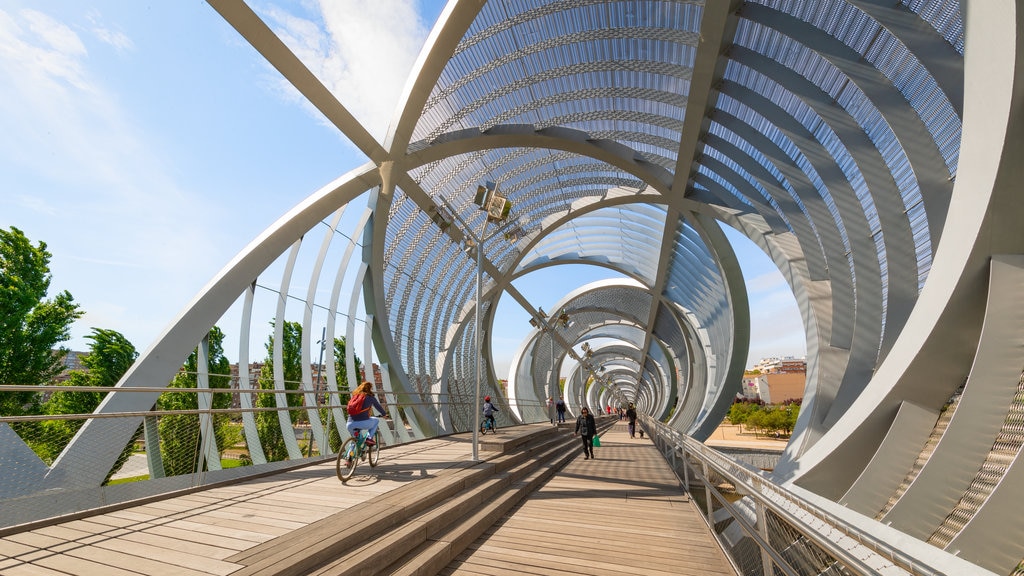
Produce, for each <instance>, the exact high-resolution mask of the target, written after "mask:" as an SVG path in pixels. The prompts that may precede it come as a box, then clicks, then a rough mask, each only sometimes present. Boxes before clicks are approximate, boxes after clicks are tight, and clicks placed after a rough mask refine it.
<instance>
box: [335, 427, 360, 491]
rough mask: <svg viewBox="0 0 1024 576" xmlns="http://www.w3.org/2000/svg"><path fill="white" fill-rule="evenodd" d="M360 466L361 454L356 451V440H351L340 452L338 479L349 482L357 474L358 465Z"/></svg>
mask: <svg viewBox="0 0 1024 576" xmlns="http://www.w3.org/2000/svg"><path fill="white" fill-rule="evenodd" d="M357 464H359V454H358V450H357V449H356V439H355V438H349V439H348V440H345V443H344V444H342V445H341V450H338V463H337V464H336V465H335V467H336V468H337V470H338V479H339V480H341V481H342V482H345V481H347V480H348V479H349V478H351V477H352V475H353V474H355V473H356V465H357Z"/></svg>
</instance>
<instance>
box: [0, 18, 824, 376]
mask: <svg viewBox="0 0 1024 576" xmlns="http://www.w3.org/2000/svg"><path fill="white" fill-rule="evenodd" d="M249 4H250V6H252V7H253V9H254V10H256V12H257V13H258V14H259V15H260V16H261V17H262V18H264V20H265V21H267V22H268V24H270V25H271V27H272V28H273V29H274V30H275V31H277V32H278V33H279V34H280V35H281V36H282V37H283V38H285V40H286V42H287V43H288V45H289V46H290V47H292V49H293V50H295V51H296V53H297V54H298V55H299V56H300V58H302V60H303V61H304V62H305V63H306V65H307V66H308V67H309V68H310V69H311V70H313V71H314V73H316V74H317V75H318V76H319V77H320V78H321V80H322V81H323V82H324V83H325V84H326V85H327V86H329V87H332V88H333V89H334V90H335V92H336V94H338V96H339V99H340V100H341V101H342V103H343V104H345V105H346V106H347V107H348V108H349V109H350V111H352V113H353V114H354V115H355V116H356V117H357V118H358V119H359V120H360V121H361V122H363V123H364V125H365V126H367V128H368V129H369V130H370V132H371V133H372V134H374V135H376V136H378V137H379V138H382V137H383V135H384V133H385V131H386V128H387V123H388V121H389V120H390V118H391V117H392V115H393V113H394V110H395V106H396V104H397V100H398V94H399V91H400V89H401V88H402V85H403V84H404V82H405V79H406V77H407V75H408V71H409V69H410V68H411V66H412V63H413V61H414V59H415V57H416V55H417V53H418V52H419V50H420V48H421V47H422V45H423V42H424V39H425V38H426V35H427V33H428V32H429V29H430V27H431V26H432V25H433V23H434V21H435V20H436V18H437V16H438V14H439V13H440V12H441V9H442V8H443V2H440V1H436V0H431V1H421V2H416V1H410V0H404V1H399V0H387V1H385V0H378V1H375V2H363V1H356V0H332V1H330V2H327V1H325V2H322V3H320V2H316V1H315V0H308V1H304V2H284V1H281V2H260V1H252V2H250V3H249ZM0 102H3V106H0V227H3V228H7V227H10V226H16V227H18V228H20V229H21V230H23V231H24V232H25V234H26V235H27V236H28V237H29V238H30V239H31V240H33V241H34V242H36V241H43V242H45V243H46V244H47V246H48V249H49V250H50V252H51V253H52V254H53V259H52V261H51V270H52V273H53V281H52V283H51V295H52V294H53V293H56V292H57V291H59V290H68V291H69V292H71V294H72V295H73V296H74V297H75V300H76V301H78V302H79V303H80V305H81V306H82V308H83V309H84V310H85V312H86V314H85V316H84V317H83V318H82V319H81V320H80V321H79V322H78V323H76V325H75V326H74V328H73V331H72V340H71V341H70V342H69V343H68V345H69V346H70V347H71V348H73V349H78V350H82V349H86V347H87V345H88V343H87V341H86V340H85V339H84V338H83V337H84V336H85V335H86V334H88V333H89V332H90V328H91V327H101V328H109V329H114V330H118V331H119V332H121V333H123V334H124V335H125V336H127V337H128V338H129V339H130V340H131V341H132V342H134V343H135V345H136V346H137V347H138V348H139V349H140V350H144V349H146V348H148V346H149V345H150V344H151V343H152V341H153V340H154V339H155V338H156V337H157V336H158V335H159V334H160V333H161V332H162V331H163V329H164V328H165V327H166V326H167V325H168V323H169V322H171V321H172V320H173V319H174V317H175V316H176V315H177V314H178V313H179V312H180V311H181V309H182V308H183V307H184V306H185V305H186V304H187V303H188V302H189V301H190V300H191V299H192V297H193V296H194V295H195V294H196V293H197V292H198V291H199V290H200V289H201V288H202V287H203V286H204V285H205V284H206V283H207V282H208V281H209V280H210V278H212V277H213V276H214V275H215V274H216V273H217V272H218V271H219V270H220V269H221V268H222V267H223V266H224V265H225V264H226V263H227V262H229V261H230V260H231V259H232V258H233V257H234V256H235V255H236V254H237V253H238V252H239V251H240V250H241V249H242V248H244V247H245V246H246V245H247V244H248V243H249V242H250V241H251V240H252V239H253V238H255V237H256V236H257V235H258V234H259V233H260V232H262V231H263V230H264V229H265V228H267V227H268V226H269V225H270V224H272V223H273V222H274V221H276V220H277V219H278V217H279V216H280V215H281V214H283V213H284V212H286V211H287V210H288V209H290V208H291V207H293V206H294V205H295V204H297V203H299V202H300V201H301V200H302V199H303V198H305V197H306V196H308V195H310V194H311V193H313V192H314V191H315V190H317V189H318V188H320V187H321V186H323V185H324V184H326V183H327V182H329V181H331V180H333V179H335V178H337V177H338V176H340V175H341V174H344V173H345V172H347V171H348V170H350V169H352V168H354V167H356V166H359V165H362V164H363V163H364V162H365V161H366V159H365V157H363V156H362V155H361V154H360V153H359V152H357V151H356V150H355V149H354V148H353V147H352V146H351V145H350V144H349V143H348V142H347V141H346V140H345V139H344V138H343V137H342V136H341V135H340V134H339V133H338V132H337V130H336V129H335V128H333V127H332V126H329V125H327V124H326V122H325V121H324V120H323V118H322V117H321V116H320V115H319V113H317V112H316V111H315V110H313V109H312V108H311V107H310V106H309V105H308V104H306V103H305V102H304V101H303V100H302V99H301V98H300V97H299V95H298V94H297V93H296V92H295V90H294V89H292V88H291V87H290V86H288V85H287V84H285V83H284V81H283V80H282V79H281V78H280V76H279V75H278V74H277V73H276V72H275V71H274V70H273V69H272V68H271V67H270V66H269V65H267V64H266V63H265V62H264V61H263V60H262V58H261V57H260V56H259V55H258V54H256V52H255V51H254V50H253V49H252V48H251V47H250V46H249V45H248V44H247V43H245V42H244V40H242V39H241V38H240V36H239V35H238V34H237V33H236V32H235V31H234V29H232V28H231V27H230V26H229V25H228V24H227V23H226V22H224V20H223V19H222V18H221V17H220V16H219V15H218V14H217V13H216V12H215V11H214V10H213V8H211V7H210V6H209V5H208V4H206V3H205V2H198V1H197V2H145V3H142V2H123V1H114V0H105V1H104V0H100V1H90V0H85V1H81V0H64V1H47V2H28V1H19V0H0ZM733 236H734V237H735V235H733ZM737 251H738V253H739V255H740V258H741V262H742V264H743V268H744V276H745V277H746V279H747V283H748V289H749V290H750V292H751V308H752V316H753V325H752V330H753V338H752V344H751V354H750V357H751V358H752V359H754V360H756V359H758V358H760V357H763V356H768V355H795V356H802V355H803V354H804V340H803V333H802V329H801V327H800V323H799V321H798V318H797V315H796V306H795V303H794V302H793V298H792V296H791V295H790V294H789V291H788V289H787V288H786V286H785V283H784V282H783V281H782V277H781V275H779V274H778V272H777V271H775V269H774V267H773V266H772V265H771V263H770V262H769V261H768V260H767V258H766V257H764V255H763V254H761V253H760V251H759V250H758V249H757V248H756V247H754V246H753V245H752V244H750V243H749V242H746V241H745V240H743V241H741V242H738V243H737ZM606 275H607V273H606V272H593V278H594V279H596V278H602V277H606ZM540 276H541V277H540V278H538V279H536V280H531V281H530V282H526V283H522V284H520V283H517V286H519V287H520V289H521V290H522V291H523V292H524V293H526V294H527V295H528V296H529V297H531V298H535V299H536V301H537V302H538V303H539V304H540V305H542V306H545V307H546V308H547V307H549V306H551V305H553V303H554V302H555V301H557V300H558V299H559V298H560V297H561V296H562V295H564V294H565V293H566V292H567V291H568V290H569V289H571V288H573V287H575V285H576V284H575V282H574V284H573V285H572V286H566V287H565V288H564V289H562V288H558V289H556V290H552V289H551V286H552V284H553V283H555V284H557V283H558V282H559V281H556V280H553V279H552V278H553V277H546V276H548V275H545V274H541V275H540ZM558 276H561V277H564V276H568V275H566V274H564V273H563V274H560V275H558ZM573 276H574V277H577V276H578V275H575V274H574V275H573ZM499 321H501V322H507V323H508V325H507V326H504V325H503V326H501V327H499V328H498V330H497V334H498V336H499V337H498V338H496V345H497V346H499V347H500V348H501V349H502V350H501V351H497V352H496V356H498V358H499V360H498V368H499V372H500V370H501V363H502V362H503V359H505V357H506V354H505V352H504V350H506V349H507V348H508V347H509V346H515V345H517V344H518V342H519V341H520V340H521V338H522V337H523V336H525V334H526V333H527V332H528V329H529V326H528V325H526V321H525V315H523V316H522V318H519V317H518V315H517V314H516V313H515V312H507V313H503V314H502V315H501V316H500V318H499ZM510 355H511V351H509V352H508V354H507V356H510ZM748 365H749V364H748Z"/></svg>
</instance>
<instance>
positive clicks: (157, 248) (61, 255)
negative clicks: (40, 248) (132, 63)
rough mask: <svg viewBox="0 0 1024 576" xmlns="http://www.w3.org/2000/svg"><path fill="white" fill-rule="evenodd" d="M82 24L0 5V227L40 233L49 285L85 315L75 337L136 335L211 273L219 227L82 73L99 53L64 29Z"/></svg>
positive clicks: (155, 144)
mask: <svg viewBox="0 0 1024 576" xmlns="http://www.w3.org/2000/svg"><path fill="white" fill-rule="evenodd" d="M85 29H87V28H86V27H85V26H80V25H76V24H73V23H70V22H69V23H65V22H61V21H58V20H57V19H55V18H54V17H51V16H49V15H47V14H44V13H42V12H40V11H37V10H21V11H18V12H5V11H2V10H0V77H2V78H4V79H5V81H4V82H0V102H3V103H4V109H5V110H4V111H3V112H0V135H2V137H0V189H2V190H4V191H5V194H4V195H5V196H6V197H5V198H2V199H0V203H2V205H3V210H2V213H0V227H7V226H11V225H13V226H17V227H19V228H21V229H23V230H25V232H26V234H27V235H29V237H30V238H31V239H32V240H33V241H43V242H46V244H47V245H48V247H49V249H50V251H51V253H52V254H53V260H52V262H51V269H52V271H53V273H54V283H53V285H52V289H53V290H64V289H67V290H69V291H70V292H71V293H72V294H73V295H74V296H75V299H76V300H77V301H78V302H79V303H80V304H81V305H82V307H83V309H84V310H85V311H86V313H87V316H86V317H85V318H83V319H82V320H80V321H79V323H78V324H77V325H76V327H75V329H74V331H73V332H74V333H75V334H76V335H81V334H84V333H86V332H87V329H86V328H85V326H97V325H98V326H102V327H105V328H113V329H116V330H119V331H121V332H122V333H124V334H125V335H126V336H128V337H129V338H130V339H132V340H133V341H136V342H144V341H148V339H151V338H152V337H154V336H155V335H156V331H157V330H158V329H159V328H160V327H161V326H162V325H163V324H164V323H165V322H166V321H167V319H168V318H171V317H172V315H173V313H174V312H175V311H176V310H177V308H179V307H180V306H181V305H183V304H184V303H185V302H187V299H188V297H190V296H191V294H192V293H194V292H195V291H196V290H198V288H200V287H201V281H202V279H203V278H206V277H208V276H209V275H212V273H213V272H215V271H216V270H215V269H213V265H211V264H210V263H209V262H207V259H208V256H209V255H210V252H211V248H210V246H211V245H212V244H214V242H212V241H211V240H210V239H211V238H213V237H216V236H217V234H218V233H219V232H218V229H217V227H216V226H213V225H211V224H210V222H209V221H208V220H207V218H206V216H205V215H204V214H205V213H204V211H203V210H201V209H200V206H201V203H200V202H199V201H198V200H197V198H195V197H194V195H193V194H191V193H190V192H188V191H185V190H182V188H181V187H180V186H179V185H178V184H177V183H176V182H175V178H174V176H173V174H174V172H173V170H172V169H170V168H169V167H168V166H167V165H166V161H165V159H164V157H165V155H166V154H165V151H164V149H163V148H164V147H163V144H162V143H161V142H160V141H159V140H158V139H157V138H154V135H153V134H152V133H151V132H150V131H149V130H148V129H147V128H146V127H143V126H142V125H141V124H140V121H139V119H138V118H136V117H135V115H136V114H137V112H133V111H130V110H127V109H125V108H124V107H123V106H122V104H121V100H122V98H121V96H120V94H119V93H117V92H116V91H115V90H114V89H113V88H112V87H111V86H108V85H107V83H106V82H105V81H104V78H105V77H104V76H101V75H100V74H98V73H97V72H95V71H94V70H95V69H96V67H97V66H99V65H100V62H98V60H99V59H100V58H102V57H103V55H102V54H100V55H97V56H96V57H95V58H93V57H92V56H91V54H90V53H89V51H88V50H87V49H86V45H87V43H86V42H84V41H83V37H80V36H79V35H78V34H77V33H76V32H75V30H85ZM91 30H92V31H93V32H96V33H98V34H99V36H98V37H99V38H100V40H101V41H103V42H106V43H109V44H110V45H111V46H113V47H114V48H116V49H118V50H123V49H126V48H130V47H131V46H133V44H132V42H131V39H130V38H128V37H127V36H124V35H123V34H120V33H116V32H109V31H107V30H106V29H101V30H97V29H96V28H92V29H91ZM84 38H85V39H87V40H92V37H84ZM93 46H101V45H98V44H93ZM93 60H97V61H93ZM139 271H144V272H139ZM124 309H130V310H134V311H135V312H134V313H133V314H125V313H123V312H122V311H123V310H124ZM141 310H145V313H144V314H140V313H139V311H141ZM104 322H111V324H105V323H104Z"/></svg>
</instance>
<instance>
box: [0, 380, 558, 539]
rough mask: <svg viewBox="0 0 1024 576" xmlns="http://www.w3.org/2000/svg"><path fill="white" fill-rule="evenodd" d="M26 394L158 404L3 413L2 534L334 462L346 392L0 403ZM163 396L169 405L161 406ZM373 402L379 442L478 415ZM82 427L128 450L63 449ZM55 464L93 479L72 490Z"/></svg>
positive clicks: (153, 391)
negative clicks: (381, 413) (118, 430)
mask: <svg viewBox="0 0 1024 576" xmlns="http://www.w3.org/2000/svg"><path fill="white" fill-rule="evenodd" d="M27 389H28V390H27ZM26 391H31V392H33V393H36V394H39V395H40V397H41V398H46V397H48V396H50V395H53V394H65V395H68V398H69V399H71V400H75V396H76V395H77V396H79V397H81V398H86V396H85V395H91V396H92V402H93V405H95V404H96V403H98V402H99V400H98V399H97V396H98V397H99V398H102V397H103V396H104V395H108V394H111V393H116V394H149V395H151V396H152V397H153V398H154V403H153V408H152V409H151V410H146V411H114V412H105V411H98V412H96V413H70V414H38V413H35V414H26V415H19V416H3V415H0V448H2V449H0V509H3V511H4V513H3V514H0V534H2V533H4V532H5V531H11V530H12V529H13V527H24V526H25V525H28V524H33V523H41V522H47V521H51V520H53V519H56V518H60V517H65V516H67V515H68V514H77V513H83V512H85V511H89V510H95V509H98V508H103V507H107V506H111V505H118V504H121V503H127V502H131V501H137V500H139V499H145V498H151V497H160V496H162V495H166V494H168V493H172V492H179V491H182V490H194V489H199V488H206V487H208V486H210V485H214V484H218V483H221V482H237V481H240V480H244V479H247V478H250V477H255V476H259V475H263V474H267V473H273V472H278V471H283V470H286V469H289V468H297V467H302V466H307V465H310V464H314V463H317V462H321V461H323V460H325V459H329V458H333V457H334V455H335V454H336V453H337V450H338V449H339V447H340V446H341V444H342V442H344V440H345V439H346V438H347V437H348V432H347V430H346V426H345V424H346V421H347V417H348V415H347V410H346V403H347V399H348V392H347V391H344V392H339V391H331V390H322V391H320V390H318V391H316V392H313V393H311V392H310V391H309V390H302V389H299V390H280V389H239V388H178V387H170V386H168V387H152V388H151V387H94V386H59V385H46V386H32V387H27V386H13V385H2V386H0V395H2V394H7V393H12V392H18V393H21V392H26ZM243 395H245V396H249V397H250V399H251V401H250V402H248V403H247V404H248V406H245V405H243V403H241V402H239V399H240V398H241V397H242V396H243ZM279 395H283V400H279V398H281V397H280V396H279ZM108 398H109V396H108ZM171 398H173V399H174V400H175V402H166V401H165V400H166V399H171ZM218 398H219V400H215V399H218ZM229 398H230V400H229ZM259 398H262V399H263V401H262V402H260V401H258V399H259ZM378 398H379V400H380V401H381V403H382V404H383V406H384V408H385V411H386V413H387V416H385V417H383V418H382V423H381V431H382V434H383V435H384V438H385V445H395V444H401V443H405V442H410V441H418V440H422V439H425V438H429V437H434V436H436V435H438V434H442V435H443V434H451V433H456V432H464V431H466V430H461V429H446V428H444V427H443V426H442V425H441V423H442V419H441V416H440V414H439V411H438V407H439V406H443V407H446V408H449V409H455V410H462V411H465V412H468V413H472V411H473V410H477V409H478V408H475V407H474V406H473V404H474V402H473V399H472V398H465V397H464V396H462V395H451V394H447V393H445V394H440V395H420V394H410V393H404V392H394V393H393V392H384V393H380V394H379V395H378ZM158 399H159V400H158ZM279 403H280V404H287V405H280V406H279V405H278V404H279ZM519 404H520V405H524V402H522V401H520V402H519ZM527 404H529V403H527ZM535 404H537V406H541V405H542V403H541V402H535ZM67 405H68V406H72V407H74V406H82V405H83V404H81V403H76V402H73V401H72V402H68V404H67ZM86 409H88V408H86ZM498 416H499V418H500V419H501V420H503V421H501V422H499V424H500V425H509V424H512V423H514V422H512V421H511V420H509V419H508V418H509V415H508V412H507V411H504V410H503V411H500V412H499V413H498ZM431 419H435V420H434V422H433V423H431V422H430V420H431ZM90 421H102V422H104V423H106V424H105V425H111V426H118V427H122V429H126V430H127V429H129V428H130V429H131V430H130V431H131V434H130V436H129V435H126V436H123V437H125V438H130V439H129V440H128V441H127V442H126V443H125V445H124V446H121V447H113V448H112V449H113V450H114V452H117V451H118V450H120V455H119V456H118V457H117V458H116V460H115V461H113V462H111V461H109V460H104V459H101V458H96V457H95V453H94V451H93V449H92V448H97V447H96V446H93V447H91V448H90V447H88V446H73V447H72V448H69V446H71V443H72V441H73V439H75V437H76V435H77V434H78V433H79V432H80V430H81V429H82V427H83V426H85V424H86V423H87V422H90ZM449 426H450V425H449ZM460 428H461V427H460ZM435 431H440V432H439V433H438V432H435ZM108 443H109V442H108ZM58 464H60V465H63V466H64V467H65V468H66V469H71V470H74V471H76V472H75V473H74V474H77V475H78V476H79V477H81V476H87V477H89V478H95V481H91V480H90V481H82V480H81V479H80V478H71V479H70V480H71V481H68V480H69V479H68V477H67V474H64V473H60V470H59V468H60V467H59V466H58Z"/></svg>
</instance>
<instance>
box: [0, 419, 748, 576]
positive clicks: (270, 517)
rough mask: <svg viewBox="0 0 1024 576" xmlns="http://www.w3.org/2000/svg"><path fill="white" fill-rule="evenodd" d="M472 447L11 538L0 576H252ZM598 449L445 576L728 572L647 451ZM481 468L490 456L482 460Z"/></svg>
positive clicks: (623, 445) (419, 489) (187, 497)
mask: <svg viewBox="0 0 1024 576" xmlns="http://www.w3.org/2000/svg"><path fill="white" fill-rule="evenodd" d="M538 427H541V428H550V426H545V425H530V426H522V427H517V428H514V429H507V430H503V431H499V434H498V436H497V437H494V436H488V437H487V439H488V441H489V442H494V439H495V438H496V439H497V440H499V441H500V440H502V439H503V438H505V439H508V438H509V437H513V438H514V437H515V436H516V435H527V434H532V433H534V432H535V431H536V430H537V428H538ZM471 440H472V435H470V434H460V435H455V436H451V437H446V438H436V439H430V440H425V441H422V442H416V443H411V444H406V445H400V446H394V447H390V448H388V449H386V450H384V451H382V452H381V464H380V466H378V467H377V468H373V469H371V468H370V467H369V466H368V465H365V464H364V465H361V466H360V468H359V470H358V471H357V476H356V477H355V478H353V479H352V480H350V481H349V482H348V484H347V485H343V484H342V483H341V482H340V481H339V480H338V479H337V477H336V475H335V470H334V461H333V460H330V461H325V462H322V463H319V464H314V465H310V466H306V467H303V468H299V469H294V470H289V471H285V472H279V473H275V474H272V475H268V476H265V477H260V478H254V479H250V480H247V481H244V482H239V483H235V484H231V485H224V486H216V487H211V488H207V489H203V490H196V491H191V492H189V493H185V494H179V495H175V496H173V497H169V498H164V499H158V500H152V501H147V502H143V503H139V504H135V505H131V506H122V507H119V508H117V509H111V510H106V511H103V512H101V513H98V514H95V515H90V516H85V517H80V518H77V519H69V520H67V521H63V522H59V523H54V524H50V525H46V526H39V527H34V528H32V529H27V530H24V531H21V532H15V533H7V534H5V535H4V536H3V537H2V538H0V575H3V576H22V575H43V576H60V575H63V576H66V575H81V576H93V575H97V576H98V575H103V576H108V575H113V576H119V575H124V576H130V575H139V574H144V575H163V574H167V575H175V576H208V575H216V576H227V575H230V574H233V573H244V572H246V571H247V570H248V571H252V569H253V568H254V565H252V564H250V563H249V561H250V560H251V559H252V558H255V557H257V556H258V555H259V554H260V553H264V554H267V553H269V552H266V550H268V547H269V546H272V545H279V544H277V543H281V542H283V543H287V544H288V545H289V546H292V547H293V549H295V547H296V546H298V549H299V550H302V549H304V548H306V547H308V548H309V549H310V550H313V549H314V548H315V547H316V545H317V544H318V541H317V539H318V538H329V537H332V536H331V535H330V534H328V533H327V532H324V530H325V529H327V528H330V527H331V526H336V525H338V524H340V523H342V522H340V520H343V519H345V516H350V517H351V516H352V515H355V514H358V513H359V512H360V511H366V510H368V509H370V508H368V507H372V506H373V505H374V504H375V503H378V508H389V509H390V508H394V507H395V506H396V503H399V504H398V505H401V504H400V502H405V501H409V500H415V499H416V498H419V497H423V496H424V494H423V492H428V491H432V490H437V489H438V488H437V486H438V484H437V483H436V482H440V481H443V480H444V479H445V478H448V477H451V476H455V475H458V474H460V471H464V470H465V468H466V466H467V461H469V460H470V457H471V455H472V445H471ZM602 444H603V446H602V447H601V448H597V449H596V454H597V458H596V459H595V460H584V459H583V458H582V455H581V454H580V455H579V456H577V457H575V458H573V459H572V460H570V461H569V462H568V464H567V465H566V466H564V467H562V468H561V469H559V470H558V471H557V472H556V473H555V475H554V476H553V477H552V478H550V479H549V480H548V481H547V482H546V483H545V484H544V485H542V486H541V488H540V489H539V490H537V491H535V492H533V493H532V494H531V495H529V496H527V497H526V498H525V499H523V500H522V501H520V502H519V504H518V505H517V506H515V507H514V508H512V509H511V510H510V511H509V512H508V513H506V514H504V515H503V516H502V517H500V519H499V521H498V522H496V523H495V524H494V525H493V526H489V527H488V529H486V531H485V532H484V533H483V535H482V536H480V537H479V538H475V540H474V541H472V543H471V544H470V545H469V546H468V548H466V550H465V551H464V552H463V553H462V554H461V555H459V556H458V557H456V559H455V561H453V562H452V563H451V564H449V565H448V567H447V568H445V569H444V570H442V571H441V573H443V574H551V573H558V574H595V575H602V574H613V573H614V574H621V573H623V572H624V571H629V572H632V573H635V574H640V573H643V574H655V575H657V574H712V575H714V574H733V572H732V571H731V569H730V567H729V564H728V562H727V561H726V560H725V556H724V554H723V553H722V552H721V550H720V549H719V548H718V545H717V543H716V542H715V540H714V538H713V537H712V535H711V534H710V532H709V531H708V529H707V527H706V526H705V525H704V524H703V521H702V520H701V519H700V516H699V513H698V512H697V510H696V509H694V508H693V504H692V503H690V502H689V501H688V498H687V497H686V495H685V494H683V492H682V489H681V487H680V485H679V482H678V481H677V480H676V478H675V477H674V476H673V475H672V473H671V471H670V470H669V468H668V466H667V465H666V464H665V463H664V461H662V460H661V458H660V456H659V455H658V453H657V450H656V449H655V448H654V446H653V445H652V444H651V443H650V442H649V441H641V440H639V439H636V440H631V439H629V438H628V436H627V435H626V433H625V427H624V425H622V424H620V423H616V424H615V425H614V426H613V427H612V428H610V429H609V430H607V431H606V432H605V434H604V436H603V437H602ZM481 458H482V459H491V458H494V456H492V455H489V453H488V452H486V451H482V452H481ZM431 482H435V484H431ZM318 535H319V536H318ZM261 551H263V552H261ZM380 553H381V554H383V555H387V553H388V551H387V550H381V551H380ZM299 554H301V552H299ZM282 573H283V572H282ZM295 573H303V572H295ZM627 573H628V572H627Z"/></svg>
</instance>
